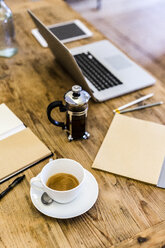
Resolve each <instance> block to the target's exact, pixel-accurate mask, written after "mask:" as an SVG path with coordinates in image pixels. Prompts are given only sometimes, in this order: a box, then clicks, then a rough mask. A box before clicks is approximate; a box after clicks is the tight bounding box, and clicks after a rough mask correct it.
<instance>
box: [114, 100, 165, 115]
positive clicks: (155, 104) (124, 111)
mask: <svg viewBox="0 0 165 248" xmlns="http://www.w3.org/2000/svg"><path fill="white" fill-rule="evenodd" d="M161 104H163V102H162V101H161V102H155V103H151V104H146V105H142V106H139V107H136V108H132V109H126V110H123V111H118V112H117V113H119V114H124V113H127V112H132V111H136V110H141V109H145V108H150V107H154V106H158V105H161Z"/></svg>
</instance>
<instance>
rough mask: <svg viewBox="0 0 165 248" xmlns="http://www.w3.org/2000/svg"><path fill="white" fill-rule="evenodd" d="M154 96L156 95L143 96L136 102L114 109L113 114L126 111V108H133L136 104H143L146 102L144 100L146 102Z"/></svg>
mask: <svg viewBox="0 0 165 248" xmlns="http://www.w3.org/2000/svg"><path fill="white" fill-rule="evenodd" d="M153 95H154V94H153V93H150V94H148V95H146V96H142V97H140V98H138V99H136V100H134V101H132V102H129V103H127V104H125V105H123V106H121V107H119V108H117V109H114V110H113V113H118V111H120V110H122V109H125V108H128V107H130V106H132V105H134V104H136V103H139V102H142V101H144V100H146V99H148V98H150V97H152V96H153Z"/></svg>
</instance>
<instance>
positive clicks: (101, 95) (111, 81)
mask: <svg viewBox="0 0 165 248" xmlns="http://www.w3.org/2000/svg"><path fill="white" fill-rule="evenodd" d="M28 13H29V15H30V16H31V18H32V20H33V22H34V23H35V25H36V26H37V28H38V29H39V32H40V33H41V35H42V36H43V37H44V39H45V40H46V41H47V43H48V46H49V48H50V50H51V51H52V53H53V54H54V56H55V58H56V60H57V61H58V62H59V63H60V64H61V65H62V66H63V67H64V68H65V69H66V71H67V72H68V73H69V74H70V75H71V77H72V78H73V79H74V81H75V82H78V83H79V84H80V85H81V86H82V87H83V88H84V89H85V90H87V91H88V92H89V93H90V94H91V96H92V97H93V99H94V100H95V101H98V102H102V101H106V100H108V99H111V98H114V97H117V96H121V95H124V94H127V93H129V92H132V91H135V90H138V89H141V88H144V87H148V86H151V85H153V84H154V83H155V82H156V79H155V78H154V77H153V76H151V75H150V74H149V73H148V72H147V71H145V70H144V69H143V68H141V67H140V66H139V65H137V64H136V63H135V62H134V61H133V60H131V59H130V58H129V57H128V56H126V54H124V53H123V52H122V51H121V50H119V49H118V48H117V47H115V46H114V45H113V44H112V43H111V42H109V41H108V40H101V41H97V42H93V43H91V44H87V45H83V46H80V47H76V48H73V49H71V50H68V49H67V47H66V46H65V45H64V44H63V43H62V42H61V41H60V40H59V39H58V38H57V37H56V36H55V35H54V34H53V33H52V32H51V31H50V30H49V29H48V28H47V27H46V26H45V25H44V24H43V23H42V22H41V21H40V20H39V19H38V18H37V17H36V16H35V15H34V14H33V13H32V12H31V11H30V10H28Z"/></svg>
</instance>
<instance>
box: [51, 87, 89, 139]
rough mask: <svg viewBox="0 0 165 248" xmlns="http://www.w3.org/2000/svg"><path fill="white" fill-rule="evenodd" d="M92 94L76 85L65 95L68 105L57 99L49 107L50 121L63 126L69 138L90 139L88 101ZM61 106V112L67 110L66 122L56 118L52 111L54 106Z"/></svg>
mask: <svg viewBox="0 0 165 248" xmlns="http://www.w3.org/2000/svg"><path fill="white" fill-rule="evenodd" d="M89 99H90V95H89V94H88V93H87V92H86V91H84V90H82V88H81V86H79V85H74V86H73V87H72V90H70V91H68V92H67V93H65V95H64V100H65V102H66V105H63V103H62V101H55V102H52V103H50V104H49V106H48V107H47V116H48V119H49V121H50V122H51V123H52V124H54V125H56V126H58V127H62V129H63V130H65V131H66V132H67V135H68V140H69V141H72V140H76V139H88V138H89V136H90V134H89V133H88V132H87V131H86V121H87V111H88V101H89ZM56 107H59V110H60V112H66V123H64V122H59V121H56V120H54V119H53V118H52V117H51V112H52V110H53V109H54V108H56Z"/></svg>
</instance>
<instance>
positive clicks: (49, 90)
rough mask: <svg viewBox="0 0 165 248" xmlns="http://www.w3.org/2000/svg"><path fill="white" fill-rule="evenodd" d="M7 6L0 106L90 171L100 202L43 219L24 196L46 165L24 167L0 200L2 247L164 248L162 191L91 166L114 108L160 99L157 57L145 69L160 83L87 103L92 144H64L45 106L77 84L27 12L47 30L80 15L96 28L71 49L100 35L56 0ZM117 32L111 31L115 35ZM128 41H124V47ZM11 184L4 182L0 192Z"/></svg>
mask: <svg viewBox="0 0 165 248" xmlns="http://www.w3.org/2000/svg"><path fill="white" fill-rule="evenodd" d="M6 2H7V4H8V5H9V6H10V7H11V9H12V10H13V13H14V21H15V27H16V38H17V43H18V47H19V52H18V54H17V55H16V56H14V57H13V58H11V59H3V58H0V103H2V102H4V103H6V104H7V105H8V107H9V108H10V109H11V110H12V111H13V112H14V113H15V114H16V115H17V116H18V117H19V118H20V119H21V120H22V121H23V122H24V123H25V124H26V125H27V126H28V127H30V128H31V129H32V131H33V132H34V133H35V134H36V135H37V136H38V137H39V138H40V139H41V140H42V141H43V142H44V143H45V144H46V145H47V146H48V147H49V148H50V149H51V151H52V152H53V153H54V158H61V157H64V158H71V159H74V160H77V161H78V162H80V163H81V164H82V165H83V166H84V168H86V169H88V170H89V171H90V172H91V173H92V174H93V175H94V176H95V178H96V179H97V181H98V184H99V197H98V200H97V202H96V204H95V205H94V206H93V207H92V208H91V209H90V210H89V211H88V212H87V213H85V214H83V215H82V216H79V217H76V218H73V219H66V220H60V219H53V218H50V217H47V216H45V215H43V214H41V213H40V212H39V211H38V210H37V209H36V208H35V207H34V206H33V204H32V202H31V199H30V194H29V191H30V184H29V182H30V179H31V178H32V177H34V176H36V175H37V174H38V173H39V172H40V170H41V169H42V167H43V166H44V165H45V164H46V162H47V161H44V162H42V163H40V164H38V165H36V166H35V167H33V168H31V169H28V170H26V172H25V173H24V174H25V175H26V179H25V180H24V181H23V182H22V183H21V184H20V185H18V186H17V187H15V188H14V189H13V190H12V192H10V193H9V194H8V195H6V197H4V198H3V199H2V200H1V202H0V247H2V248H3V247H7V248H9V247H10V248H11V247H12V248H16V247H20V248H23V247H26V248H27V247H28V248H34V247H44V248H45V247H48V248H52V247H61V248H65V247H74V248H75V247H88V248H91V247H94V248H95V247H99V248H100V247H123V248H128V247H147V248H148V247H149V248H150V247H152V248H154V247H161V248H163V247H165V236H164V235H165V191H164V190H163V189H159V188H156V187H154V186H152V185H147V184H145V183H141V182H138V181H134V180H131V179H127V178H123V177H120V176H115V175H113V174H110V173H105V172H101V171H98V170H94V169H91V165H92V162H93V160H94V158H95V156H96V154H97V152H98V150H99V147H100V145H101V143H102V141H103V139H104V136H105V134H106V132H107V130H108V127H109V125H110V123H111V121H112V118H113V113H112V110H113V109H114V108H116V107H118V106H120V105H123V104H125V103H127V102H129V101H131V100H134V99H136V98H138V97H140V96H142V95H145V94H148V93H150V92H154V93H155V96H154V97H153V98H152V100H148V102H150V101H159V100H163V101H165V87H164V85H163V83H162V82H163V80H164V72H163V70H162V68H163V66H164V64H163V62H161V56H160V67H159V66H158V64H159V63H155V61H154V60H153V61H152V57H151V56H150V61H151V63H146V64H145V66H146V68H147V69H148V70H149V71H150V72H154V73H155V74H156V75H157V76H159V79H160V80H162V82H159V81H158V82H157V83H156V85H155V86H153V87H152V88H147V89H143V90H140V91H137V92H134V93H132V94H129V95H126V96H122V97H119V98H116V99H113V100H109V101H106V102H104V103H95V102H93V101H92V100H91V101H90V104H89V112H88V131H89V132H90V134H91V137H90V139H89V140H83V141H74V142H71V143H69V142H68V141H67V137H66V134H65V133H64V132H63V131H62V130H61V129H60V128H58V127H55V126H53V125H52V124H51V123H49V121H48V119H47V115H46V108H47V106H48V104H49V103H50V102H52V101H54V100H62V99H63V95H64V93H65V92H66V91H67V90H69V89H70V88H71V86H72V85H73V84H74V83H75V82H73V80H72V79H71V78H70V77H69V75H68V74H67V73H66V72H65V71H64V70H63V69H62V68H61V67H60V66H59V65H58V64H57V63H56V62H55V61H54V57H53V55H52V54H51V52H50V51H49V49H44V48H41V46H40V45H39V44H38V43H37V41H36V40H35V39H34V37H33V36H32V35H31V32H30V31H31V29H32V28H34V24H33V22H32V21H31V19H30V17H29V16H28V14H27V12H26V9H27V8H30V9H31V10H32V11H34V13H35V14H36V15H37V16H38V17H39V18H40V19H41V20H42V21H43V22H44V23H45V24H47V25H49V24H52V23H56V22H61V21H68V20H71V19H75V18H79V19H80V20H82V21H83V22H84V23H85V24H86V25H87V26H88V27H89V28H90V29H91V30H92V31H93V33H94V35H93V37H92V38H89V39H84V40H81V41H76V42H72V43H70V44H67V46H68V48H71V47H75V46H78V45H80V44H87V43H90V42H93V41H97V40H101V39H103V38H104V37H103V35H102V34H100V33H99V32H98V31H97V30H96V29H95V28H94V27H93V26H91V25H90V24H89V23H87V22H86V21H84V20H83V19H82V18H81V17H80V16H79V15H78V14H77V13H75V12H74V11H73V10H72V9H70V7H69V6H68V5H67V4H66V3H64V2H63V1H61V0H45V1H44V0H43V1H36V2H35V1H34V2H31V1H29V0H26V1H25V0H24V1H22V0H17V1H12V0H8V1H6ZM118 35H120V34H117V33H116V37H118ZM116 39H117V38H116ZM117 40H118V41H119V39H117ZM126 40H127V39H125V40H124V41H123V44H124V46H125V47H126V48H127V49H128V50H129V48H128V47H127V42H126ZM128 43H129V44H130V40H129V42H128ZM129 44H128V45H129ZM121 45H122V42H121ZM146 49H148V47H147V46H146ZM143 51H145V44H144V46H143ZM133 52H134V53H135V55H136V54H137V47H136V46H132V50H131V54H133ZM151 54H152V51H151ZM146 57H147V54H146ZM146 57H145V52H144V53H143V54H142V55H141V57H139V58H138V59H139V61H140V62H141V64H144V58H146ZM147 61H149V60H147V59H146V62H147ZM162 61H163V55H162ZM76 83H78V82H76ZM164 113H165V105H162V106H161V107H155V108H150V109H146V110H141V111H137V112H134V113H128V114H127V115H128V116H134V117H136V118H139V119H143V120H149V121H154V122H157V123H161V124H165V115H164ZM56 117H57V119H58V120H62V119H63V118H64V116H62V114H61V113H58V112H56ZM151 156H152V154H151ZM12 181H13V179H11V180H9V181H7V182H5V183H3V184H1V185H0V191H2V190H4V189H5V188H6V187H7V186H8V184H9V183H11V182H12Z"/></svg>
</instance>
